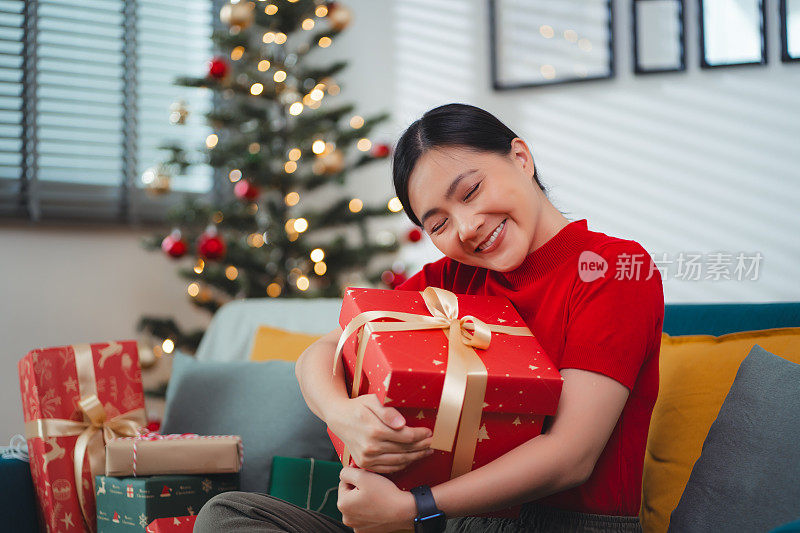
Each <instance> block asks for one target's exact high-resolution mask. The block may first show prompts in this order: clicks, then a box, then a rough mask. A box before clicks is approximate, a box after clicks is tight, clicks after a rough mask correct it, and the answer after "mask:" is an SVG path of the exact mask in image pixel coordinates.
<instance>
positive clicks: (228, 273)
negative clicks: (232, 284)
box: [225, 265, 239, 281]
mask: <svg viewBox="0 0 800 533" xmlns="http://www.w3.org/2000/svg"><path fill="white" fill-rule="evenodd" d="M238 276H239V270H238V269H237V268H236V267H235V266H233V265H229V266H228V267H227V268H226V269H225V277H226V278H228V279H229V280H231V281H233V280H235V279H236V278H237V277H238Z"/></svg>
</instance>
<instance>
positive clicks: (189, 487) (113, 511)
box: [95, 474, 239, 533]
mask: <svg viewBox="0 0 800 533" xmlns="http://www.w3.org/2000/svg"><path fill="white" fill-rule="evenodd" d="M95 484H96V487H97V532H98V533H103V532H107V531H139V532H141V531H143V530H144V529H145V527H146V526H147V525H148V524H150V523H151V522H153V521H154V520H156V519H158V518H172V517H176V516H187V515H189V516H191V515H195V514H197V512H198V511H200V508H201V507H203V505H204V504H205V503H206V502H207V501H208V500H210V499H211V498H213V497H214V496H216V495H217V494H219V493H221V492H228V491H232V490H239V474H211V475H207V476H194V475H192V476H185V475H174V476H149V477H126V478H117V477H109V476H97V478H96V481H95Z"/></svg>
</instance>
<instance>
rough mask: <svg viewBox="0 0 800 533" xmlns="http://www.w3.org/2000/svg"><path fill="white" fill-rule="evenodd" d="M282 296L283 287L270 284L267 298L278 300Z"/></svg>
mask: <svg viewBox="0 0 800 533" xmlns="http://www.w3.org/2000/svg"><path fill="white" fill-rule="evenodd" d="M280 295H281V286H280V285H278V284H277V283H270V284H269V285H267V296H269V297H270V298H277V297H278V296H280Z"/></svg>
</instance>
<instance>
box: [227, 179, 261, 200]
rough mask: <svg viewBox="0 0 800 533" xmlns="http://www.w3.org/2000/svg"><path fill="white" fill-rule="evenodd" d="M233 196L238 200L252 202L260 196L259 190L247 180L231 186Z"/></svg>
mask: <svg viewBox="0 0 800 533" xmlns="http://www.w3.org/2000/svg"><path fill="white" fill-rule="evenodd" d="M233 194H235V195H236V198H238V199H240V200H247V201H253V200H255V199H256V198H258V195H260V194H261V189H259V188H258V187H257V186H256V185H255V184H253V183H251V182H250V181H248V180H239V181H237V182H236V185H234V186H233Z"/></svg>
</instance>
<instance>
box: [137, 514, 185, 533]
mask: <svg viewBox="0 0 800 533" xmlns="http://www.w3.org/2000/svg"><path fill="white" fill-rule="evenodd" d="M195 520H197V515H191V516H173V517H171V518H158V519H156V520H153V521H152V522H150V524H148V525H147V527H146V528H145V531H146V532H147V533H192V531H193V530H194V522H195Z"/></svg>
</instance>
